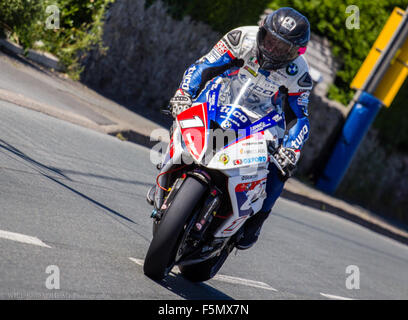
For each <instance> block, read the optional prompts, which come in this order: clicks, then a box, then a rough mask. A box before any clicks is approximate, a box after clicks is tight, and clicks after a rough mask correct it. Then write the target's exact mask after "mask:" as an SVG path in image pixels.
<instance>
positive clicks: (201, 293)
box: [155, 272, 234, 300]
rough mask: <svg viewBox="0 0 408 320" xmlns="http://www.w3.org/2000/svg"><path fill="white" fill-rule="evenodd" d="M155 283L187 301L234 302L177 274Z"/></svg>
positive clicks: (219, 292)
mask: <svg viewBox="0 0 408 320" xmlns="http://www.w3.org/2000/svg"><path fill="white" fill-rule="evenodd" d="M155 282H156V283H157V284H159V285H161V286H162V287H164V288H166V289H167V290H170V291H171V292H173V293H175V294H177V295H179V296H180V297H182V298H184V299H187V300H234V298H232V297H230V296H229V295H227V294H225V293H223V292H221V291H219V290H217V289H215V288H213V287H211V286H209V285H207V284H205V283H202V282H201V283H194V282H190V281H188V280H186V279H185V278H183V276H182V275H180V274H178V273H173V272H171V273H170V274H169V275H168V276H167V277H166V278H164V279H163V280H161V281H155Z"/></svg>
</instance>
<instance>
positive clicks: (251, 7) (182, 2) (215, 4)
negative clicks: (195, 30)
mask: <svg viewBox="0 0 408 320" xmlns="http://www.w3.org/2000/svg"><path fill="white" fill-rule="evenodd" d="M155 1H156V0H146V5H147V6H149V5H151V4H152V3H153V2H155ZM162 2H164V3H165V4H167V5H168V7H169V10H168V11H169V13H170V14H171V15H172V16H173V17H175V18H177V19H181V18H182V17H184V16H185V15H189V16H190V17H192V18H193V19H194V20H196V21H202V22H205V23H207V24H209V25H210V26H211V27H212V28H213V29H214V30H216V31H219V32H221V33H226V32H227V31H229V30H231V29H233V28H235V27H239V26H242V25H253V24H256V22H257V21H258V19H259V16H260V15H261V14H262V12H263V11H264V10H265V8H266V7H267V5H268V3H269V2H270V0H250V1H249V0H162Z"/></svg>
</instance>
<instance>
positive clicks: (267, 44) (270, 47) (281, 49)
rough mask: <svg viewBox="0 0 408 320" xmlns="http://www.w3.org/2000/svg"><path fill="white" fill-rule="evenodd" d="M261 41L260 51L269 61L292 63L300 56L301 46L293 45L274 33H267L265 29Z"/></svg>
mask: <svg viewBox="0 0 408 320" xmlns="http://www.w3.org/2000/svg"><path fill="white" fill-rule="evenodd" d="M259 40H260V41H259V49H260V50H261V52H262V54H263V55H264V56H265V58H266V59H268V60H272V61H276V62H290V61H292V60H294V59H296V58H297V57H298V56H299V48H300V47H299V46H296V45H293V44H292V43H290V42H289V41H287V40H286V39H284V38H282V37H281V36H279V35H278V34H276V33H274V32H267V31H266V30H265V29H264V30H263V32H261V34H260V39H259Z"/></svg>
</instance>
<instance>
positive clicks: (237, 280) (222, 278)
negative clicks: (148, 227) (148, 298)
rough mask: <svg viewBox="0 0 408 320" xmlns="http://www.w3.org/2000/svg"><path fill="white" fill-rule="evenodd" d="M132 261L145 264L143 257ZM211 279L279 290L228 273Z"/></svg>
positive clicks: (177, 269) (174, 269)
mask: <svg viewBox="0 0 408 320" xmlns="http://www.w3.org/2000/svg"><path fill="white" fill-rule="evenodd" d="M129 259H130V260H131V261H133V262H134V263H136V264H138V265H139V266H143V262H144V261H143V260H141V259H135V258H131V257H130V258H129ZM171 272H172V273H174V274H178V273H180V269H179V268H178V267H177V266H175V267H174V268H173V269H172V270H171ZM211 280H216V281H222V282H227V283H232V284H240V285H244V286H248V287H255V288H260V289H264V290H270V291H275V292H277V291H278V290H276V289H275V288H272V287H271V286H270V285H268V284H266V283H264V282H260V281H254V280H248V279H243V278H238V277H231V276H226V275H221V274H219V275H216V276H215V277H214V278H212V279H211Z"/></svg>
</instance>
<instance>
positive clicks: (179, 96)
mask: <svg viewBox="0 0 408 320" xmlns="http://www.w3.org/2000/svg"><path fill="white" fill-rule="evenodd" d="M309 39H310V24H309V21H308V19H307V18H306V17H305V16H303V15H302V14H300V13H299V12H298V11H296V10H294V9H293V8H288V7H285V8H280V9H278V10H276V11H274V12H273V13H271V14H269V15H267V16H266V17H265V19H264V20H263V21H262V23H261V26H260V27H257V26H246V27H239V28H236V29H233V30H232V31H230V32H228V33H227V34H226V35H225V36H224V37H223V38H222V39H221V40H220V41H219V42H218V43H217V44H216V45H215V46H214V48H213V49H212V50H211V51H210V52H209V53H208V54H207V55H205V56H204V57H202V58H201V59H200V60H198V61H196V62H195V63H194V64H193V65H191V66H190V67H189V68H188V69H187V70H186V72H185V74H184V76H183V79H182V81H181V84H180V87H179V89H178V90H177V91H176V94H175V95H174V97H173V98H172V99H171V100H170V108H171V111H172V115H173V117H174V118H175V117H176V116H177V115H178V114H179V113H181V112H182V111H184V110H186V109H187V108H189V107H191V105H192V103H193V102H197V101H200V100H201V99H202V101H206V100H205V94H206V93H207V91H208V87H209V85H208V83H209V82H210V81H211V80H213V79H214V78H216V77H219V76H221V77H229V76H231V74H239V75H240V77H241V78H248V77H252V79H253V80H254V82H256V86H255V88H254V89H255V95H256V96H257V97H256V99H258V100H262V99H276V98H282V99H281V101H282V105H281V109H282V111H283V113H284V115H285V121H286V126H287V129H286V132H285V138H284V141H283V145H282V146H281V147H280V149H279V150H278V151H277V152H275V153H274V154H273V155H272V156H274V157H275V159H276V160H278V161H279V163H280V164H281V166H282V168H283V170H284V171H285V173H286V175H285V176H283V175H282V174H281V173H280V171H279V170H278V169H277V168H276V166H275V165H273V164H270V165H269V167H268V170H269V174H268V178H267V185H266V193H267V198H266V199H265V201H264V204H263V207H262V209H261V211H260V212H258V213H257V214H255V215H254V216H252V217H250V218H249V219H248V220H247V221H246V223H245V225H244V236H243V237H242V238H241V240H240V241H239V242H238V244H237V248H238V249H241V250H243V249H248V248H250V247H251V246H252V245H253V244H254V243H255V242H256V241H257V240H258V236H259V233H260V230H261V227H262V225H263V223H264V221H265V220H266V218H267V217H268V216H269V213H270V211H271V209H272V207H273V205H274V204H275V201H276V199H277V198H278V197H279V196H280V194H281V192H282V190H283V185H284V182H285V181H286V179H287V178H288V177H289V176H290V175H291V173H292V171H293V170H294V168H295V167H296V164H297V162H298V160H299V157H300V150H301V148H302V146H303V144H304V142H305V141H306V140H307V138H308V133H309V121H308V118H307V117H308V110H307V106H308V96H309V93H310V90H311V89H312V85H313V84H312V79H311V77H310V75H309V69H308V64H307V62H306V60H305V59H304V57H302V54H303V53H304V52H305V51H306V46H307V44H308V41H309ZM277 101H279V100H277ZM251 111H253V112H255V114H258V115H259V118H260V117H261V116H263V115H265V114H266V113H267V112H269V110H268V111H266V110H262V108H256V107H255V108H253V109H252V110H251Z"/></svg>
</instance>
